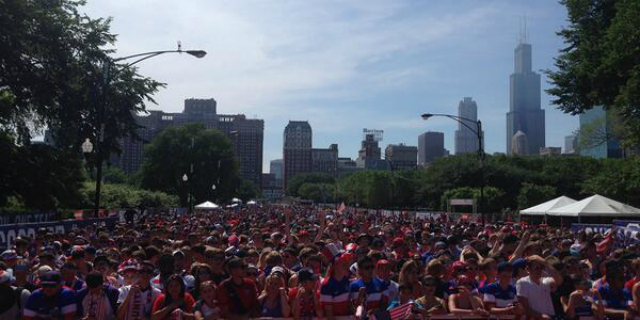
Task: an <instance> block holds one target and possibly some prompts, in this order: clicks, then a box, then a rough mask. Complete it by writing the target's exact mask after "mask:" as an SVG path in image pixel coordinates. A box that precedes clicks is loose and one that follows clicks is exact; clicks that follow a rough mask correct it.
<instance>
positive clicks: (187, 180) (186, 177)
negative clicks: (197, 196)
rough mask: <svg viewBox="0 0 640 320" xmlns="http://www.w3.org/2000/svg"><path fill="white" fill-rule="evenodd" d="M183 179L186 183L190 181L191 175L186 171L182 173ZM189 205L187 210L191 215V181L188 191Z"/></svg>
mask: <svg viewBox="0 0 640 320" xmlns="http://www.w3.org/2000/svg"><path fill="white" fill-rule="evenodd" d="M182 181H183V182H184V183H188V182H189V176H188V175H187V174H186V173H185V174H183V175H182ZM187 205H188V206H189V208H188V209H187V212H188V213H189V215H190V214H191V184H190V183H189V191H188V193H187Z"/></svg>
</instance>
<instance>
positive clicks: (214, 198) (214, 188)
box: [211, 166, 219, 203]
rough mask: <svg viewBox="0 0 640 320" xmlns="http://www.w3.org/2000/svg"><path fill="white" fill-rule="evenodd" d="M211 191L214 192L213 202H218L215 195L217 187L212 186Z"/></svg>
mask: <svg viewBox="0 0 640 320" xmlns="http://www.w3.org/2000/svg"><path fill="white" fill-rule="evenodd" d="M218 167H219V166H218ZM211 190H213V202H214V203H215V202H216V195H215V193H216V185H215V184H214V185H212V186H211Z"/></svg>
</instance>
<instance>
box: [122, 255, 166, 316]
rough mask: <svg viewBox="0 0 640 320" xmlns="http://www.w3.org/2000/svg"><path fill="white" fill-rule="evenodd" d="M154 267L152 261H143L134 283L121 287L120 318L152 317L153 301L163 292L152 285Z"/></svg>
mask: <svg viewBox="0 0 640 320" xmlns="http://www.w3.org/2000/svg"><path fill="white" fill-rule="evenodd" d="M154 269H155V266H154V265H153V263H152V262H151V261H143V262H141V263H140V265H138V270H137V273H136V279H135V280H134V282H133V284H131V285H128V286H124V287H122V288H120V295H119V297H118V304H119V305H120V306H119V307H118V317H117V318H118V320H129V319H131V320H134V319H135V320H137V319H149V318H151V311H152V310H153V303H154V302H155V301H156V300H157V299H158V297H159V296H160V295H161V294H162V291H160V290H159V289H156V288H152V287H151V279H153V277H154V275H155V274H154Z"/></svg>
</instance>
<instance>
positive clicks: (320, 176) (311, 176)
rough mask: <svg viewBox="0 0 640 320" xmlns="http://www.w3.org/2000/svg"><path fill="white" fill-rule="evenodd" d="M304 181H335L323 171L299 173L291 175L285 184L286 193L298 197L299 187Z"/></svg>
mask: <svg viewBox="0 0 640 320" xmlns="http://www.w3.org/2000/svg"><path fill="white" fill-rule="evenodd" d="M305 183H335V179H334V178H333V177H332V176H330V175H328V174H324V173H301V174H297V175H295V176H293V177H292V178H291V179H290V180H289V183H288V184H287V190H286V191H287V195H289V196H292V197H299V196H300V193H299V189H300V187H301V186H302V185H303V184H305Z"/></svg>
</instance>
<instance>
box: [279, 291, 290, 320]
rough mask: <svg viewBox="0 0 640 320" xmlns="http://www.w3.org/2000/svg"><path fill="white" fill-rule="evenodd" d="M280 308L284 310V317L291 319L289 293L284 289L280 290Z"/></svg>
mask: <svg viewBox="0 0 640 320" xmlns="http://www.w3.org/2000/svg"><path fill="white" fill-rule="evenodd" d="M280 308H281V309H282V317H284V318H289V315H290V314H291V307H289V300H288V299H287V292H286V291H285V289H284V288H280Z"/></svg>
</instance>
